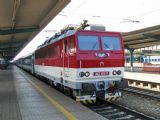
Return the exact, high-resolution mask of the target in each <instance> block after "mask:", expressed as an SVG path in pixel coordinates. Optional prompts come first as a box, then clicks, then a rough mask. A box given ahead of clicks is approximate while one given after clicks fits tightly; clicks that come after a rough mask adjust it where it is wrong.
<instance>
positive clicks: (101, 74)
mask: <svg viewBox="0 0 160 120" xmlns="http://www.w3.org/2000/svg"><path fill="white" fill-rule="evenodd" d="M107 75H109V71H102V72H93V76H107Z"/></svg>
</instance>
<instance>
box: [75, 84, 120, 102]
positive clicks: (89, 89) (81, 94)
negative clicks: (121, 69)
mask: <svg viewBox="0 0 160 120" xmlns="http://www.w3.org/2000/svg"><path fill="white" fill-rule="evenodd" d="M113 83H114V84H112V85H111V86H109V87H108V88H107V89H104V86H103V85H102V84H100V86H99V89H98V90H97V89H96V86H95V85H94V84H93V83H83V84H82V89H81V90H74V92H73V93H74V94H73V95H74V96H75V98H76V101H81V102H83V103H95V102H96V99H97V98H98V99H101V100H104V101H108V102H113V101H116V100H118V99H119V98H120V97H121V95H122V93H121V91H120V90H119V86H118V84H117V83H118V82H113Z"/></svg>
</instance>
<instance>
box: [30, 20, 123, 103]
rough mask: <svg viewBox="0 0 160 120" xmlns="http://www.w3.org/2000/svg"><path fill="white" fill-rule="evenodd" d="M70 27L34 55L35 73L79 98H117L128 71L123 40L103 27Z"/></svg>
mask: <svg viewBox="0 0 160 120" xmlns="http://www.w3.org/2000/svg"><path fill="white" fill-rule="evenodd" d="M86 26H88V25H87V23H86V21H85V22H84V23H83V24H82V25H81V26H80V27H79V28H76V29H75V28H74V27H68V28H67V29H65V30H62V31H61V33H60V34H55V35H54V36H53V37H51V38H50V39H49V40H47V41H46V42H45V43H44V44H43V45H41V46H39V47H38V49H37V50H36V51H35V53H34V54H33V57H32V58H33V59H34V60H32V61H34V66H33V67H32V68H33V70H32V71H33V73H34V74H37V75H40V76H43V77H45V78H47V79H49V80H50V82H51V84H54V85H55V86H57V87H60V88H63V89H64V90H67V91H70V93H72V94H73V96H74V97H75V98H76V100H77V101H83V102H86V101H88V102H95V101H96V98H97V97H98V98H100V99H103V100H107V101H114V100H116V99H118V98H119V97H120V96H121V91H120V87H121V85H122V84H123V83H122V81H123V80H122V78H123V74H124V47H123V39H122V36H121V34H120V33H118V32H106V31H105V28H104V27H102V26H90V27H91V30H84V28H85V27H86Z"/></svg>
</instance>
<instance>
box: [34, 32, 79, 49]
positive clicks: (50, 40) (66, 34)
mask: <svg viewBox="0 0 160 120" xmlns="http://www.w3.org/2000/svg"><path fill="white" fill-rule="evenodd" d="M77 31H78V30H67V31H65V32H64V33H62V34H61V33H57V34H55V35H54V36H52V37H51V38H49V39H48V40H46V41H45V42H44V43H43V44H42V45H40V46H38V48H37V49H40V48H43V47H45V46H47V45H49V44H52V43H54V42H56V41H59V40H61V39H63V38H65V37H68V36H71V35H74V34H75V33H76V32H77Z"/></svg>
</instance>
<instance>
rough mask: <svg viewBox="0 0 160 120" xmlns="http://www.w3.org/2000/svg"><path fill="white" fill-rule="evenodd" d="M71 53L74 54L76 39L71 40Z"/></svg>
mask: <svg viewBox="0 0 160 120" xmlns="http://www.w3.org/2000/svg"><path fill="white" fill-rule="evenodd" d="M70 52H74V39H71V40H70Z"/></svg>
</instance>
